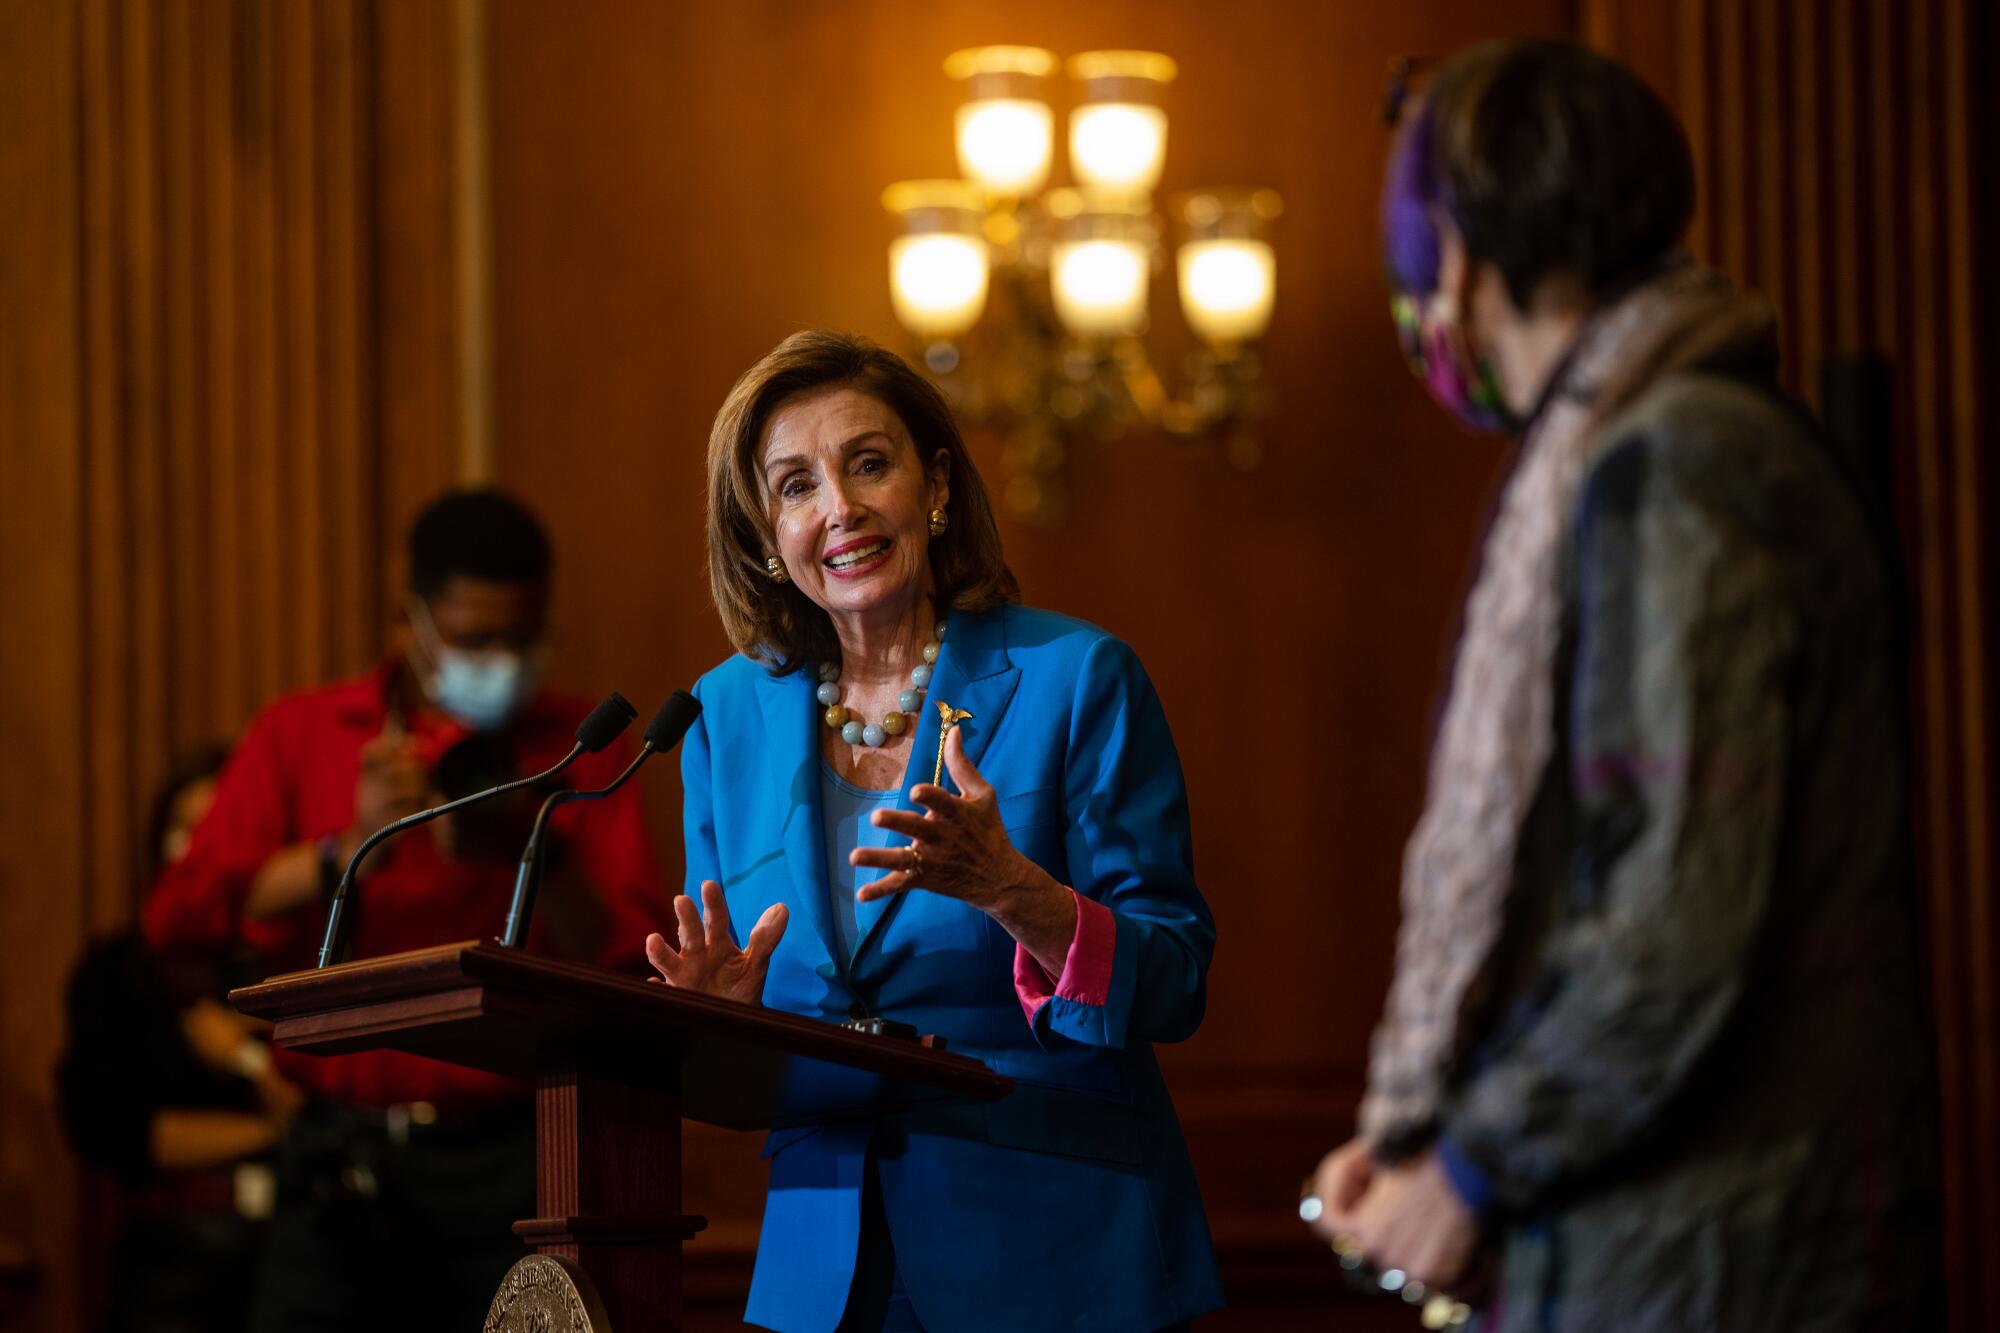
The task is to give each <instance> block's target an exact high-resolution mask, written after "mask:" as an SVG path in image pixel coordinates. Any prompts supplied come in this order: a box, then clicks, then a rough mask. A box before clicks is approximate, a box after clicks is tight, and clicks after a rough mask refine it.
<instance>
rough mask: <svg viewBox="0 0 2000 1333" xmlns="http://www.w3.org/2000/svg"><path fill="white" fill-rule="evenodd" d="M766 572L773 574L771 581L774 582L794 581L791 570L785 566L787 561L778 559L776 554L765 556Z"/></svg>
mask: <svg viewBox="0 0 2000 1333" xmlns="http://www.w3.org/2000/svg"><path fill="white" fill-rule="evenodd" d="M764 572H765V573H766V574H769V575H770V576H771V582H773V583H790V582H791V581H792V576H791V573H790V571H788V570H787V569H786V568H785V562H784V561H782V560H780V559H778V557H777V556H775V555H767V556H765V557H764Z"/></svg>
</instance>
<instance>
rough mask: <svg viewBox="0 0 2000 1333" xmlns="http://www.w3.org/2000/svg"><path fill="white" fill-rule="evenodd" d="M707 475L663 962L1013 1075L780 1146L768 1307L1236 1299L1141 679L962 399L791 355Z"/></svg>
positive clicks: (1168, 775)
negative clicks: (1228, 1280) (1050, 563)
mask: <svg viewBox="0 0 2000 1333" xmlns="http://www.w3.org/2000/svg"><path fill="white" fill-rule="evenodd" d="M708 480H709V507H708V558H709V576H710V581H711V584H712V586H713V589H714V594H715V601H716V605H717V608H718V609H719V611H720V613H721V616H722V620H723V624H724V626H725V628H726V629H727V630H728V633H729V637H730V639H731V641H732V642H733V643H734V644H735V645H736V646H737V647H738V649H739V650H740V653H739V655H738V656H735V657H732V658H731V659H730V660H728V661H727V662H724V663H723V664H722V665H721V666H719V667H717V668H716V669H715V670H713V671H711V672H709V673H708V674H707V675H706V676H704V677H703V678H702V680H701V682H700V684H699V685H698V686H697V687H696V693H697V694H698V695H700V697H701V699H702V703H703V712H702V716H701V719H700V720H699V721H698V722H697V723H696V724H695V726H694V729H693V730H692V731H690V732H689V733H688V735H687V739H686V741H685V742H684V744H683V748H682V776H683V779H684V782H685V786H686V793H687V799H686V828H687V860H688V871H687V877H688V885H689V894H690V895H693V894H695V893H698V894H699V895H700V899H701V906H700V908H699V909H698V908H697V907H696V905H695V903H694V901H693V900H692V898H691V897H688V896H684V897H681V898H678V899H676V901H675V909H676V912H677V915H678V919H679V930H678V934H679V938H678V940H677V941H675V942H669V941H667V940H665V939H663V938H662V937H660V936H658V935H654V936H652V937H651V938H650V939H648V941H647V952H648V955H649V956H650V957H651V959H652V961H653V964H654V966H655V967H656V968H658V970H659V972H660V974H661V977H662V979H663V980H665V981H666V982H667V983H669V984H672V985H677V986H685V987H689V988H693V989H700V990H703V991H707V992H709V993H713V994H723V995H728V996H731V997H734V998H736V999H740V1000H743V1001H746V1002H749V1003H759V1002H761V1003H763V1004H767V1005H770V1006H772V1007H774V1008H779V1009H784V1010H788V1011H790V1012H793V1013H800V1014H807V1015H811V1016H814V1017H821V1018H825V1019H827V1020H830V1021H844V1020H846V1019H848V1018H850V1017H852V1016H859V1015H868V1016H876V1015H879V1016H882V1017H885V1018H890V1019H894V1020H898V1021H901V1022H904V1023H908V1024H911V1025H913V1026H915V1027H916V1028H918V1029H919V1030H921V1031H924V1032H931V1033H937V1034H939V1035H941V1036H943V1037H945V1038H946V1039H947V1041H948V1043H949V1046H950V1049H952V1050H954V1051H957V1052H960V1053H963V1054H966V1055H970V1056H973V1057H975V1058H977V1059H979V1060H982V1061H984V1062H985V1063H986V1064H987V1065H989V1066H990V1067H992V1068H993V1069H995V1070H997V1071H998V1072H1000V1073H1002V1074H1005V1075H1007V1076H1009V1077H1010V1078H1012V1079H1014V1080H1015V1081H1016V1085H1017V1088H1016V1091H1015V1092H1013V1093H1012V1094H1011V1095H1009V1096H1008V1097H1007V1098H1005V1099H1004V1100H1002V1101H1000V1102H997V1103H994V1104H991V1105H977V1106H952V1107H946V1108H928V1109H926V1108H918V1109H911V1110H904V1111H897V1112H893V1113H884V1114H880V1115H877V1116H875V1117H874V1118H871V1119H865V1120H859V1121H856V1120H846V1121H832V1122H829V1123H826V1124H822V1125H817V1126H807V1127H805V1128H800V1129H791V1130H785V1131H781V1132H779V1133H775V1134H773V1135H772V1137H771V1141H770V1144H769V1146H768V1148H767V1152H768V1154H769V1156H770V1158H771V1183H770V1194H769V1197H768V1200H767V1202H766V1207H765V1213H764V1227H763V1233H762V1239H761V1241H760V1244H759V1247H758V1254H757V1268H756V1274H755V1277H754V1279H753V1281H752V1285H751V1291H750V1304H749V1309H748V1311H747V1316H746V1317H747V1318H748V1319H749V1320H750V1321H751V1322H753V1323H757V1324H762V1325H766V1326H768V1327H771V1328H774V1329H778V1330H781V1331H782V1333H794V1331H796V1333H829V1331H830V1330H835V1329H843V1330H844V1329H857V1330H859V1329H866V1330H870V1331H871V1333H872V1331H873V1330H887V1329H928V1330H930V1333H963V1331H967V1330H985V1329H1006V1330H1016V1329H1037V1330H1039V1329H1065V1330H1105V1331H1106V1333H1147V1331H1148V1330H1155V1329H1173V1328H1178V1327H1181V1326H1183V1325H1184V1324H1185V1323H1186V1322H1187V1321H1188V1320H1189V1319H1190V1318H1192V1317H1193V1316H1194V1315H1197V1314H1201V1313H1203V1312H1204V1311H1207V1310H1211V1309H1214V1308H1215V1307H1216V1306H1217V1305H1219V1304H1220V1303H1221V1291H1220V1288H1219V1286H1218V1283H1217V1279H1216V1274H1215V1265H1214V1259H1213V1256H1212V1254H1211V1253H1210V1248H1209V1237H1208V1225H1207V1221H1206V1219H1205V1218H1204V1216H1203V1214H1202V1207H1201V1199H1200V1195H1199V1193H1198V1191H1197V1189H1196V1186H1195V1179H1194V1172H1193V1169H1192V1167H1191V1166H1190V1164H1189V1161H1188V1155H1187V1148H1186V1145H1185V1143H1184V1142H1183V1141H1182V1138H1181V1133H1180V1126H1179V1124H1178V1122H1177V1121H1176V1120H1175V1117H1174V1112H1173V1105H1172V1103H1171V1102H1170V1100H1169V1099H1168V1096H1167V1090H1166V1086H1165V1084H1164V1083H1163V1082H1162V1080H1161V1078H1160V1072H1159V1067H1158V1065H1157V1064H1156V1063H1155V1061H1154V1058H1153V1043H1154V1042H1159V1041H1180V1040H1182V1039H1184V1038H1186V1037H1188V1036H1190V1035H1192V1034H1193V1032H1194V1030H1195V1028H1196V1027H1197V1026H1199V1024H1200V1022H1201V1016H1202V1009H1203V1005H1204V1001H1205V997H1206V978H1207V974H1208V964H1209V957H1210V954H1211V953H1212V951H1213V948H1214V941H1215V929H1214V925H1213V922H1212V921H1211V919H1210V917H1209V913H1208V909H1207V906H1206V905H1205V904H1204V903H1203V901H1202V898H1201V893H1200V891H1199V890H1198V889H1197V888H1196V887H1195V882H1194V872H1193V862H1192V853H1191V851H1190V848H1189V837H1188V811H1187V797H1186V792H1185V789H1184V787H1183V785H1182V781H1181V772H1180V763H1179V760H1178V759H1177V757H1176V755H1175V752H1174V745H1173V738H1172V736H1171V735H1170V734H1169V732H1168V730H1167V721H1166V717H1165V715H1164V713H1163V712H1162V711H1161V707H1160V701H1159V698H1158V697H1157V696H1156V695H1155V694H1154V692H1153V688H1152V685H1151V683H1150V682H1149V681H1148V680H1147V678H1146V674H1145V671H1144V670H1143V669H1142V668H1141V667H1140V665H1139V661H1138V659H1137V658H1136V657H1135V656H1134V655H1133V653H1132V651H1131V649H1129V648H1127V647H1126V646H1125V645H1124V644H1123V643H1120V642H1119V641H1118V640H1117V639H1114V638H1112V637H1111V636H1110V635H1108V634H1106V633H1104V632H1103V631H1102V630H1099V629H1095V628H1093V627H1091V626H1089V625H1086V624H1083V623H1081V622H1080V621H1075V620H1070V619H1068V618H1066V617H1063V616H1058V615H1055V614H1052V613H1050V612H1046V611H1032V610H1027V609H1025V608H1022V607H1020V606H1018V605H1015V602H1016V600H1017V597H1018V592H1017V589H1016V585H1015V582H1014V577H1013V575H1012V574H1011V573H1010V572H1009V571H1008V569H1007V567H1006V564H1005V562H1004V560H1003V559H1002V556H1001V551H1000V538H999V533H998V530H997V529H996V527H995V525H994V521H993V515H992V510H991V508H990V507H989V505H988V503H987V500H986V494H985V491H984V488H983V487H982V486H981V485H980V482H979V477H978V474H977V473H976V472H975V471H974V470H973V467H972V462H971V459H970V457H969V456H968V455H967V453H966V449H965V446H964V443H963V441H962V440H961V439H960V437H959V433H958V430H957V427H956V426H955V424H954V423H953V421H952V418H951V414H950V411H949V409H948V408H947V407H946V406H945V404H944V401H943V399H942V398H940V397H939V395H938V393H937V391H936V390H935V389H933V388H932V387H931V386H930V385H929V384H928V383H927V382H926V381H925V380H924V379H923V378H922V377H921V376H919V375H917V374H916V373H915V372H914V371H912V370H911V369H910V368H909V367H908V366H907V365H905V364H904V363H903V362H902V361H901V360H900V359H899V358H897V357H895V356H893V355H891V354H890V353H888V352H885V351H883V350H881V349H880V348H878V347H875V346H873V345H872V344H869V343H866V342H863V341H860V340H857V339H853V338H849V337H845V336H842V335H838V334H833V333H825V332H808V333H800V334H797V335H794V336H793V337H791V338H788V339H786V340H785V341H784V342H783V343H781V344H780V345H779V346H778V347H777V349H776V350H774V351H773V352H772V353H771V354H770V355H769V356H767V357H765V358H764V359H763V360H762V361H760V362H759V363H758V364H757V365H756V366H754V367H752V368H751V369H750V371H749V372H748V373H746V374H745V375H744V376H743V378H742V379H741V380H739V381H738V382H737V384H736V387H735V388H734V389H733V390H732V391H731V393H730V395H729V398H728V400H727V401H726V402H725V403H724V404H723V407H722V410H721V412H720V413H719V414H718V415H717V417H716V422H715V429H714V431H713V433H712V435H711V436H710V439H709V451H708ZM941 741H942V743H941ZM940 755H941V756H942V763H943V766H944V769H945V771H947V772H948V773H949V781H948V782H945V783H942V784H940V783H938V782H934V781H932V779H933V778H934V777H935V776H937V774H936V771H935V769H936V765H937V764H938V762H939V756H940ZM796 918H803V920H802V921H799V920H796ZM744 921H753V922H755V925H754V927H753V928H752V929H751V930H750V931H749V933H748V935H747V937H746V936H740V935H739V933H738V932H737V930H736V928H735V927H734V926H733V925H732V922H744Z"/></svg>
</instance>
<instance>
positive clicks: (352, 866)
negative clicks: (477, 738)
mask: <svg viewBox="0 0 2000 1333" xmlns="http://www.w3.org/2000/svg"><path fill="white" fill-rule="evenodd" d="M638 715H639V710H638V709H636V708H634V707H632V705H631V704H629V703H627V702H626V700H625V696H623V695H621V694H616V693H614V694H612V695H611V696H609V697H608V698H606V699H605V700H604V702H602V703H600V704H598V705H597V707H595V708H593V709H591V710H590V715H589V716H588V717H586V718H584V719H583V721H582V722H581V723H579V724H578V725H577V729H576V744H575V745H573V746H571V747H570V752H569V753H568V754H566V755H564V756H563V757H562V759H561V760H560V761H558V762H557V763H556V764H554V765H552V766H551V767H549V768H545V769H543V770H542V771H541V772H539V773H536V774H533V775H532V776H530V777H525V778H518V779H516V780H515V781H513V782H504V783H502V784H500V785H499V786H498V787H489V788H487V789H486V790H485V791H478V792H474V793H472V795H470V796H461V797H459V798H458V799H457V800H455V801H447V802H446V803H445V804H443V805H439V806H433V807H431V808H430V809H428V810H419V811H417V812H416V813H415V814H413V815H405V816H403V817H402V818H401V819H398V820H396V821H395V822H394V823H390V824H385V825H383V826H382V827H381V828H378V829H376V830H375V831H374V832H373V833H371V834H369V835H368V836H367V837H366V838H365V839H363V840H362V843H361V845H360V846H359V847H356V848H355V849H354V855H353V856H350V857H349V858H347V868H346V869H345V870H344V871H342V872H341V876H340V882H339V883H338V884H336V885H335V886H334V890H333V897H332V898H331V899H330V900H328V902H327V906H326V934H325V936H324V937H323V938H322V939H321V941H320V946H319V962H318V964H317V966H319V967H327V966H329V965H330V964H332V963H334V962H336V961H337V960H338V959H339V957H340V954H341V952H342V950H343V948H344V946H345V943H346V941H345V940H344V939H343V935H344V934H345V926H346V920H347V917H346V911H347V900H348V897H349V896H350V895H351V894H352V893H353V892H354V877H355V874H356V872H357V871H358V870H359V869H360V868H361V862H362V860H363V859H364V858H365V857H366V856H367V855H368V853H370V852H372V851H374V850H375V848H376V847H378V846H380V845H381V844H382V843H384V842H386V841H388V840H389V839H390V838H393V837H395V836H396V835H397V834H398V833H401V832H403V831H404V830H405V829H412V828H415V827H417V826H418V825H419V824H428V823H430V822H431V821H432V820H433V819H436V818H438V817H439V816H441V815H448V814H450V813H452V811H454V810H462V809H464V808H465V807H466V806H468V805H475V804H477V803H478V802H480V801H485V800H490V799H492V798H493V797H495V796H504V795H506V794H507V793H508V792H510V791H519V790H521V788H523V787H532V786H534V785H535V784H536V783H538V782H546V781H548V780H549V779H550V778H553V777H556V776H558V775H560V774H561V773H562V771H563V770H564V769H566V768H568V767H569V766H570V765H571V764H573V763H575V762H576V761H577V760H578V759H579V758H581V757H582V756H583V755H585V754H595V753H596V752H597V751H599V750H602V749H603V748H604V747H605V746H607V745H609V744H611V742H612V741H614V740H617V739H618V737H619V735H620V733H622V732H623V731H624V730H625V728H626V727H628V726H630V725H631V722H632V719H633V718H635V717H637V716H638ZM621 780H622V779H621ZM545 808H546V807H545Z"/></svg>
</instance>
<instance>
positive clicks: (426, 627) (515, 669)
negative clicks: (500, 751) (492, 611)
mask: <svg viewBox="0 0 2000 1333" xmlns="http://www.w3.org/2000/svg"><path fill="white" fill-rule="evenodd" d="M410 621H411V624H412V625H414V626H416V627H417V629H418V634H419V636H420V637H422V638H423V640H424V652H425V655H426V656H428V657H429V658H430V659H431V661H432V663H433V664H434V666H435V669H434V670H433V671H432V673H431V674H430V676H429V677H428V678H427V679H425V680H424V693H425V694H427V695H429V696H430V700H431V702H432V703H434V704H436V705H437V706H438V707H439V708H440V709H442V710H443V711H444V712H446V713H449V714H450V715H451V716H452V717H455V718H457V719H458V720H459V721H460V722H463V723H464V724H465V725H466V726H468V727H471V728H472V729H473V730H474V731H494V730H497V729H498V728H500V727H501V726H504V725H505V724H506V722H507V720H508V719H509V718H511V717H513V716H514V713H515V711H516V710H517V709H519V708H520V706H521V705H522V704H523V703H524V702H526V701H527V698H528V696H529V695H530V694H532V693H533V692H534V688H535V684H536V677H537V675H538V674H539V672H538V671H537V669H536V664H535V663H534V661H533V660H532V659H531V658H529V657H527V656H524V655H522V654H520V653H516V652H510V651H508V650H506V649H504V648H503V649H494V650H491V651H488V652H479V653H474V652H467V651H466V650H465V649H463V648H451V647H447V646H446V645H445V644H444V643H443V642H442V641H441V640H440V639H439V637H438V632H437V627H436V626H435V625H433V624H432V623H431V618H430V611H429V609H428V608H427V607H425V606H424V605H423V604H422V603H421V602H419V603H416V604H415V605H414V607H413V609H412V612H411V616H410Z"/></svg>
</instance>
